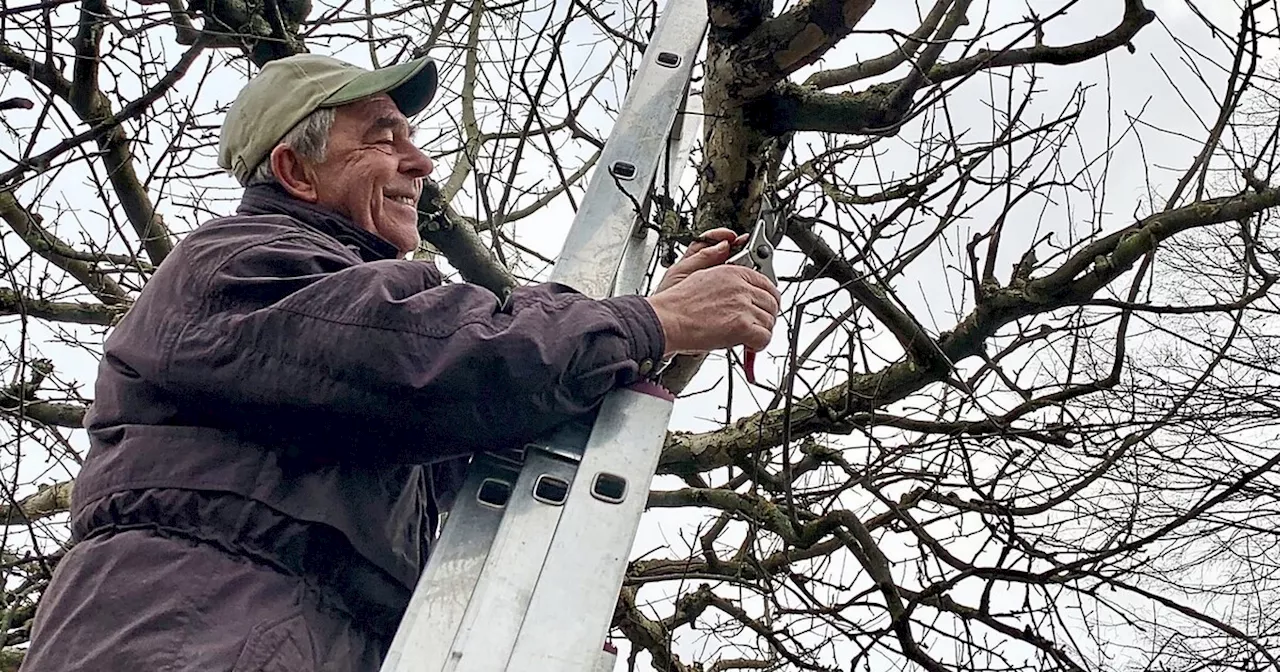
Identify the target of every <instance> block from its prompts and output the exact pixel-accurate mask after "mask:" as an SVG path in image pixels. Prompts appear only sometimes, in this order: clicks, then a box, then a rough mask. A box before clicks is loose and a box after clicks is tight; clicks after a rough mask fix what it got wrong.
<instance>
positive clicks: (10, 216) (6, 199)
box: [0, 191, 128, 304]
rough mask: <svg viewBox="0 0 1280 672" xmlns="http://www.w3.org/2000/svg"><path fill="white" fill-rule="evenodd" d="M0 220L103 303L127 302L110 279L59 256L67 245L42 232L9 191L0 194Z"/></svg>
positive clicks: (43, 230) (41, 228) (42, 228)
mask: <svg viewBox="0 0 1280 672" xmlns="http://www.w3.org/2000/svg"><path fill="white" fill-rule="evenodd" d="M0 218H2V219H4V221H6V222H8V224H9V226H11V227H13V230H14V231H16V232H17V233H18V235H19V236H21V237H22V240H23V241H25V242H26V243H27V245H29V246H30V247H31V249H32V250H34V251H35V252H36V254H39V255H40V256H42V257H44V258H45V259H48V260H49V261H50V263H52V264H53V265H54V266H57V267H58V268H61V269H62V270H64V271H66V272H67V273H69V274H70V275H71V277H73V278H75V279H76V280H79V281H80V283H81V284H83V285H84V286H85V287H86V288H88V289H89V291H91V292H93V294H94V296H96V297H98V299H100V300H101V301H102V302H103V303H106V304H119V303H123V302H125V301H126V300H127V298H128V297H127V295H126V294H125V291H124V290H123V289H121V288H120V286H119V285H117V284H116V283H115V281H114V280H112V279H111V278H108V277H106V276H104V275H102V274H100V273H98V271H97V270H95V269H94V268H93V267H91V266H90V265H89V264H87V263H85V262H83V261H79V260H76V259H73V258H71V257H70V256H68V255H63V254H60V253H59V251H60V250H69V249H71V246H70V245H67V244H66V243H64V242H62V241H61V240H59V239H58V238H57V237H56V236H54V235H53V234H51V233H49V232H48V231H45V229H44V227H42V226H40V223H39V221H38V220H37V219H36V218H35V217H34V216H32V215H31V213H29V212H27V210H26V209H25V208H23V207H22V206H21V205H20V204H19V203H18V201H17V199H15V198H14V197H13V193H12V192H8V191H0Z"/></svg>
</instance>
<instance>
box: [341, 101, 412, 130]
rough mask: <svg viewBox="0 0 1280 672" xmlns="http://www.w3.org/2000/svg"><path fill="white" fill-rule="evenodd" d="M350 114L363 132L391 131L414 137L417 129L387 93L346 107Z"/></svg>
mask: <svg viewBox="0 0 1280 672" xmlns="http://www.w3.org/2000/svg"><path fill="white" fill-rule="evenodd" d="M344 107H346V108H347V112H348V114H349V115H350V116H351V118H352V120H353V121H355V122H356V123H357V124H358V125H359V126H361V127H362V129H363V130H366V131H381V130H388V129H389V130H391V131H397V132H400V133H404V134H405V135H407V136H409V137H413V135H414V133H415V132H416V131H417V127H416V126H414V125H412V124H410V123H409V120H408V119H407V118H405V116H404V113H403V112H401V111H400V108H398V107H396V104H395V102H394V101H392V100H391V97H390V96H388V95H387V94H385V93H381V94H378V95H376V96H372V97H370V98H365V99H364V100H358V101H356V102H354V103H350V104H348V105H345V106H344Z"/></svg>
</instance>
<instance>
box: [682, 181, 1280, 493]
mask: <svg viewBox="0 0 1280 672" xmlns="http://www.w3.org/2000/svg"><path fill="white" fill-rule="evenodd" d="M1278 205H1280V189H1275V188H1270V189H1264V190H1262V191H1260V192H1257V193H1248V194H1243V195H1238V196H1228V197H1223V198H1216V199H1211V200H1207V201H1203V202H1200V203H1194V204H1192V205H1188V206H1185V207H1181V208H1177V209H1173V210H1169V211H1166V212H1161V213H1158V214H1154V215H1151V216H1149V217H1146V218H1145V219H1143V220H1141V221H1139V222H1138V223H1136V224H1134V225H1132V226H1130V227H1127V228H1126V229H1124V230H1123V231H1119V232H1117V233H1114V234H1112V235H1110V236H1107V237H1105V238H1102V239H1100V240H1098V241H1096V242H1094V243H1092V244H1091V245H1088V246H1086V247H1085V248H1084V249H1082V250H1080V251H1078V252H1076V253H1075V254H1074V255H1072V256H1071V258H1069V259H1068V260H1067V261H1066V262H1065V263H1063V265H1062V266H1061V267H1059V268H1058V269H1057V270H1056V271H1054V272H1053V273H1051V274H1049V275H1047V276H1045V277H1041V278H1034V279H1031V280H1029V281H1028V282H1026V283H1025V285H1021V286H1012V287H1006V288H1003V289H1000V290H997V291H995V292H993V293H992V294H991V295H990V296H987V297H984V298H983V299H982V300H981V301H980V302H979V304H978V306H977V307H976V308H975V309H974V310H973V311H972V312H971V313H970V314H969V315H968V316H967V317H965V319H964V320H963V321H961V322H960V324H958V325H957V326H956V328H955V329H954V330H953V331H951V332H950V333H948V334H944V335H943V337H942V338H941V339H939V341H938V346H939V348H940V349H941V350H942V352H943V354H944V355H945V356H946V357H947V359H948V360H950V361H951V362H955V363H959V362H960V361H961V360H963V359H965V358H967V357H970V356H973V355H975V354H976V353H977V352H978V349H979V348H980V347H981V346H982V343H984V342H985V341H986V340H987V339H988V338H990V337H991V336H992V335H994V334H995V333H996V332H997V331H998V330H999V329H1000V328H1001V327H1003V326H1005V325H1007V324H1009V323H1011V322H1013V321H1014V320H1018V319H1021V318H1024V317H1027V316H1029V315H1035V314H1039V313H1047V312H1050V311H1053V310H1057V309H1059V308H1062V307H1065V306H1071V305H1079V304H1080V303H1083V302H1085V301H1088V300H1090V299H1091V297H1092V296H1093V295H1094V293H1096V292H1097V291H1098V290H1100V289H1101V288H1103V287H1105V286H1106V285H1107V284H1108V283H1110V282H1112V281H1113V280H1115V279H1116V278H1118V277H1120V276H1121V275H1123V274H1124V273H1126V272H1127V271H1129V270H1130V269H1131V268H1132V267H1133V265H1134V264H1135V263H1136V262H1137V261H1138V259H1140V258H1142V256H1143V255H1145V254H1146V253H1148V252H1149V251H1151V250H1152V249H1154V248H1155V247H1156V246H1157V245H1159V244H1160V243H1161V242H1163V241H1165V240H1168V239H1169V238H1171V237H1172V236H1174V235H1176V234H1178V233H1180V232H1182V231H1187V230H1189V229H1195V228H1201V227H1206V226H1211V225H1214V224H1221V223H1224V222H1232V221H1237V220H1240V219H1242V218H1245V217H1249V216H1251V215H1254V214H1257V213H1259V212H1262V211H1264V210H1267V209H1269V208H1274V207H1276V206H1278ZM944 375H945V373H943V372H941V371H938V370H933V369H922V368H920V367H919V366H917V365H916V364H915V363H914V362H912V361H910V360H903V361H899V362H895V363H894V364H891V365H889V366H887V367H885V368H883V369H881V370H879V371H876V372H873V373H865V374H861V375H856V376H854V377H853V378H852V379H850V380H849V381H848V382H847V383H844V384H840V385H837V386H834V387H831V388H828V389H826V390H824V391H822V392H819V393H818V394H816V395H814V396H812V397H808V398H806V399H803V400H800V401H799V402H798V403H796V404H795V405H794V408H792V409H791V428H790V437H791V440H793V441H794V440H796V439H799V438H802V437H804V436H808V435H810V434H813V433H816V432H823V431H838V430H839V428H842V427H844V426H845V425H846V423H848V421H849V418H851V417H853V416H855V415H856V414H857V413H864V412H869V411H872V410H874V409H877V408H881V407H883V406H885V405H887V404H890V403H893V402H895V401H899V400H902V399H904V398H906V397H907V396H909V395H910V394H913V393H915V392H916V391H918V390H920V389H921V388H923V387H924V386H925V385H927V384H930V383H934V382H937V381H939V380H941V379H942V377H943V376H944ZM783 417H784V414H783V411H782V410H774V411H769V412H764V413H758V414H755V415H753V416H749V417H746V418H742V419H740V420H738V421H737V422H735V423H734V424H733V425H730V426H728V427H725V428H724V429H721V430H718V431H715V432H708V433H705V434H683V433H673V434H671V435H670V436H669V437H668V439H667V446H666V450H665V451H664V454H663V457H662V462H661V465H660V471H661V472H662V473H672V474H690V473H697V472H701V471H708V470H711V469H717V468H721V467H725V466H728V465H731V464H733V463H734V462H735V460H737V459H739V458H741V457H743V456H745V455H747V454H749V453H751V452H755V451H757V450H767V449H769V448H773V447H775V446H778V445H781V443H782V441H783V440H784V436H786V433H785V432H784V427H783V425H782V422H783Z"/></svg>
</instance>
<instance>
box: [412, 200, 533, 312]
mask: <svg viewBox="0 0 1280 672" xmlns="http://www.w3.org/2000/svg"><path fill="white" fill-rule="evenodd" d="M418 212H419V218H418V231H419V232H421V234H422V238H423V240H425V241H427V242H428V243H431V244H432V245H433V246H435V248H436V249H438V250H440V252H441V253H442V254H444V256H445V257H446V258H448V259H449V263H451V264H453V266H454V267H455V268H457V269H458V272H459V273H461V274H462V277H463V279H465V280H466V281H467V282H472V283H475V284H477V285H480V286H482V287H485V288H487V289H488V290H489V291H491V292H493V293H494V294H496V295H498V297H499V298H501V299H503V300H506V297H507V295H508V294H510V293H511V290H512V289H513V288H515V286H516V279H515V277H514V276H512V275H511V271H509V270H507V268H506V267H504V266H503V265H502V264H500V263H498V261H497V260H496V259H495V258H494V257H493V255H492V254H491V253H490V252H489V248H487V247H486V246H485V244H484V241H483V240H481V239H480V236H479V234H477V233H476V230H475V227H473V226H472V225H471V224H469V223H468V222H467V221H466V220H464V219H463V218H462V217H461V216H459V215H458V214H457V213H456V212H454V210H453V208H452V207H450V206H449V204H448V203H447V202H446V201H445V199H444V196H443V195H442V194H441V193H440V187H439V185H437V184H436V183H435V182H432V181H431V180H426V181H425V182H424V184H423V187H422V198H421V199H419V200H418Z"/></svg>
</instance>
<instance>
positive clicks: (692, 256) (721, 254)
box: [653, 228, 748, 294]
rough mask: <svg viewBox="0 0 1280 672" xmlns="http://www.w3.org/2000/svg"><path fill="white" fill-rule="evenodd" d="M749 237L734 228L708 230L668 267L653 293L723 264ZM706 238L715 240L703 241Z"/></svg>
mask: <svg viewBox="0 0 1280 672" xmlns="http://www.w3.org/2000/svg"><path fill="white" fill-rule="evenodd" d="M747 238H748V236H747V234H745V233H744V234H742V235H739V234H736V233H734V232H733V229H723V228H722V229H712V230H710V231H708V232H706V233H705V234H703V235H702V236H701V239H700V240H699V241H698V242H695V243H694V244H692V245H690V246H689V249H687V250H685V252H684V256H683V257H680V261H677V262H676V263H674V264H672V265H671V268H668V269H667V272H666V274H665V275H663V276H662V282H660V283H658V288H657V289H655V290H654V292H653V293H654V294H658V293H661V292H663V291H665V290H668V289H671V288H672V287H674V286H675V285H676V283H678V282H680V281H681V280H684V279H685V278H687V277H689V276H690V275H691V274H693V273H694V272H695V271H700V270H702V269H704V268H711V267H712V266H719V265H720V264H723V263H724V262H725V261H727V260H728V259H729V257H730V256H733V248H734V247H735V246H737V245H739V244H741V243H743V242H745V241H746V240H747ZM704 240H709V241H713V242H711V243H706V242H702V241H704Z"/></svg>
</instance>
